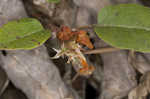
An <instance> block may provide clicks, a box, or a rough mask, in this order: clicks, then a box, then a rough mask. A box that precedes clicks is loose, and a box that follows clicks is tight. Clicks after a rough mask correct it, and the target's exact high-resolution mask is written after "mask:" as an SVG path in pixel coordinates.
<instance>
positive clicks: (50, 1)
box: [47, 0, 60, 3]
mask: <svg viewBox="0 0 150 99" xmlns="http://www.w3.org/2000/svg"><path fill="white" fill-rule="evenodd" d="M47 1H48V2H49V3H59V2H60V0H47Z"/></svg>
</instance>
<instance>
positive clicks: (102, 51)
mask: <svg viewBox="0 0 150 99" xmlns="http://www.w3.org/2000/svg"><path fill="white" fill-rule="evenodd" d="M118 50H120V49H118V48H99V49H94V50H87V51H84V52H83V53H84V54H100V53H108V52H113V51H118Z"/></svg>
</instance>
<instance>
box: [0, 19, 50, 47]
mask: <svg viewBox="0 0 150 99" xmlns="http://www.w3.org/2000/svg"><path fill="white" fill-rule="evenodd" d="M49 37H50V32H49V31H47V30H44V28H43V27H42V25H41V24H40V22H39V21H37V20H36V19H32V18H23V19H20V20H17V21H11V22H8V23H7V24H5V25H3V26H2V27H0V49H1V50H3V49H5V50H13V49H15V50H16V49H32V48H35V47H38V46H40V45H42V44H43V43H44V42H45V41H46V40H47V39H48V38H49Z"/></svg>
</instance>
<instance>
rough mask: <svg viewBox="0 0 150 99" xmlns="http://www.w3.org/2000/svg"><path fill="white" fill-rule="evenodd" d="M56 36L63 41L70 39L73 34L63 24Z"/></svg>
mask: <svg viewBox="0 0 150 99" xmlns="http://www.w3.org/2000/svg"><path fill="white" fill-rule="evenodd" d="M57 37H58V39H59V40H62V41H65V40H70V39H71V38H72V37H73V34H72V32H71V29H70V28H69V27H67V26H63V27H62V28H61V30H60V32H59V33H58V35H57Z"/></svg>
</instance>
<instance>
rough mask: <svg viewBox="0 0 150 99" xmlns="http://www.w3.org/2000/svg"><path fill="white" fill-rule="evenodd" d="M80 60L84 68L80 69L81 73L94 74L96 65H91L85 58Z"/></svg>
mask: <svg viewBox="0 0 150 99" xmlns="http://www.w3.org/2000/svg"><path fill="white" fill-rule="evenodd" d="M80 61H81V64H82V68H81V69H80V74H81V75H90V74H92V73H93V71H94V67H93V66H89V65H88V64H87V62H86V61H85V60H84V59H80Z"/></svg>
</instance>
